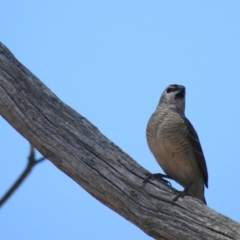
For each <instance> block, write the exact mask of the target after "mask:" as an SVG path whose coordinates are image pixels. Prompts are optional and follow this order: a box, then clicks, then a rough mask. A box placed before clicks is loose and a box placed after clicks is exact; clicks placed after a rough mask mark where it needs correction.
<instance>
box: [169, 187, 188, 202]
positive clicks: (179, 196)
mask: <svg viewBox="0 0 240 240" xmlns="http://www.w3.org/2000/svg"><path fill="white" fill-rule="evenodd" d="M191 184H192V183H190V184H189V185H188V186H187V187H186V188H185V189H184V190H183V191H178V194H177V195H176V196H175V197H174V198H173V200H172V201H173V202H176V201H177V200H178V199H179V198H184V197H185V196H186V195H187V194H188V190H189V188H190V186H191Z"/></svg>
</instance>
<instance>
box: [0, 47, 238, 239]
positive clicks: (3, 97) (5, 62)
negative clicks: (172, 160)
mask: <svg viewBox="0 0 240 240" xmlns="http://www.w3.org/2000/svg"><path fill="white" fill-rule="evenodd" d="M79 100H81V99H79ZM0 114H1V115H2V117H3V118H5V119H6V121H8V122H9V123H10V124H11V125H12V126H13V127H14V128H15V129H16V130H17V131H18V132H19V133H20V134H21V135H22V136H24V137H25V138H26V139H27V140H28V141H29V142H30V144H31V145H33V146H34V147H35V148H36V149H38V150H39V152H41V153H42V155H43V156H44V157H46V158H47V159H49V160H50V161H51V162H52V163H53V164H55V166H56V167H57V168H59V169H60V170H61V171H63V172H64V173H66V174H67V175H68V176H69V177H70V178H72V179H73V180H74V181H75V182H77V183H78V184H79V185H80V186H81V187H83V188H84V189H85V190H86V191H87V192H89V193H90V194H91V195H92V196H94V197H95V198H96V199H98V200H99V201H100V202H102V203H103V204H105V205H106V206H108V207H109V208H111V209H112V210H114V211H115V212H117V213H118V214H120V215H121V216H123V217H124V218H126V219H127V220H129V221H130V222H132V223H133V224H135V225H136V226H138V227H139V228H140V229H142V230H143V231H144V232H145V233H146V234H148V235H150V236H152V237H153V238H156V239H240V224H239V223H237V222H235V221H233V220H231V219H229V218H228V217H226V216H223V215H222V214H219V213H217V212H215V211H213V210H212V209H210V208H208V207H207V206H205V205H204V204H202V203H201V202H200V201H198V200H197V199H194V198H191V197H188V196H186V197H184V199H180V200H178V201H177V202H175V203H174V202H172V201H171V200H172V199H173V198H174V196H175V194H176V192H175V190H174V189H172V188H171V187H169V186H166V185H164V184H162V183H160V182H156V181H153V182H151V183H147V184H146V185H145V187H142V182H143V179H144V177H145V175H144V174H145V173H147V172H148V171H147V170H145V169H144V168H143V167H141V166H140V165H139V164H138V163H137V162H135V161H134V160H133V159H132V158H131V157H130V156H128V155H127V154H126V153H124V152H123V151H122V150H121V149H120V148H119V147H117V146H116V145H115V144H114V143H112V142H111V141H110V140H109V139H107V138H106V137H105V136H104V135H103V134H102V133H101V132H100V131H99V130H98V129H97V128H96V127H95V126H94V125H93V124H91V123H90V122H89V121H88V120H87V119H86V118H84V117H83V116H81V115H80V114H78V113H77V112H76V111H74V110H73V109H71V108H70V107H69V106H67V105H66V104H64V103H63V102H61V101H60V99H58V98H57V96H55V95H54V94H53V93H52V92H51V91H50V90H49V89H48V88H47V87H46V86H45V85H44V84H43V83H42V82H41V81H40V80H39V79H38V78H37V77H36V76H34V75H33V74H32V73H31V72H30V71H29V70H27V69H26V68H25V67H24V66H23V65H22V64H21V63H20V62H19V61H17V59H16V58H15V57H14V56H13V54H12V53H11V52H10V51H9V50H8V49H7V48H6V47H5V46H4V45H3V44H1V43H0ZM109 114H110V113H109Z"/></svg>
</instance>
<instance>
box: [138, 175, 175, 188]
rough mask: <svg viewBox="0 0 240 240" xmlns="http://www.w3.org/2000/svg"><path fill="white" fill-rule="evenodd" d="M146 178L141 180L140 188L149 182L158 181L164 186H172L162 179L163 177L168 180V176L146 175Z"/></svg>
mask: <svg viewBox="0 0 240 240" xmlns="http://www.w3.org/2000/svg"><path fill="white" fill-rule="evenodd" d="M145 175H146V178H145V179H144V180H143V183H142V186H143V187H144V186H145V185H146V183H147V182H149V181H150V180H159V181H161V182H163V183H164V184H166V185H168V186H172V184H171V183H170V182H169V181H167V180H166V179H164V177H167V178H170V177H169V176H168V175H164V174H161V173H154V174H152V173H146V174H145Z"/></svg>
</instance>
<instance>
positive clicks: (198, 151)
mask: <svg viewBox="0 0 240 240" xmlns="http://www.w3.org/2000/svg"><path fill="white" fill-rule="evenodd" d="M183 120H184V122H185V124H186V125H187V128H188V138H189V141H190V143H191V145H192V148H193V152H194V154H195V157H196V159H197V162H198V164H199V166H200V169H201V171H202V174H203V177H204V183H205V185H206V187H208V171H207V165H206V161H205V158H204V155H203V151H202V147H201V144H200V142H199V138H198V135H197V132H196V131H195V129H194V127H193V125H192V124H191V123H190V121H189V120H188V119H187V118H186V117H184V118H183Z"/></svg>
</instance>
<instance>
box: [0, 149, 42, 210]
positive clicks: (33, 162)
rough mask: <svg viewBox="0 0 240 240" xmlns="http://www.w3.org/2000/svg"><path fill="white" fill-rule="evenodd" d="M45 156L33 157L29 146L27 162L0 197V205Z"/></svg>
mask: <svg viewBox="0 0 240 240" xmlns="http://www.w3.org/2000/svg"><path fill="white" fill-rule="evenodd" d="M45 159H46V158H45V157H41V158H40V159H38V160H36V159H35V152H34V148H33V146H31V148H30V154H29V157H28V164H27V166H26V168H25V169H24V171H23V172H22V174H21V175H20V176H19V178H18V179H17V180H16V182H15V183H14V184H13V185H12V187H10V189H9V190H8V191H7V192H6V193H5V195H4V196H3V197H2V198H1V199H0V207H2V205H3V204H4V203H5V202H6V201H7V200H8V199H9V197H11V195H12V194H13V193H14V192H15V190H16V189H17V188H18V187H19V186H20V184H21V183H22V182H23V181H24V180H25V179H26V177H27V176H28V175H29V173H30V172H31V170H32V168H33V167H34V166H35V165H36V164H37V163H40V162H42V161H43V160H45Z"/></svg>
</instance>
